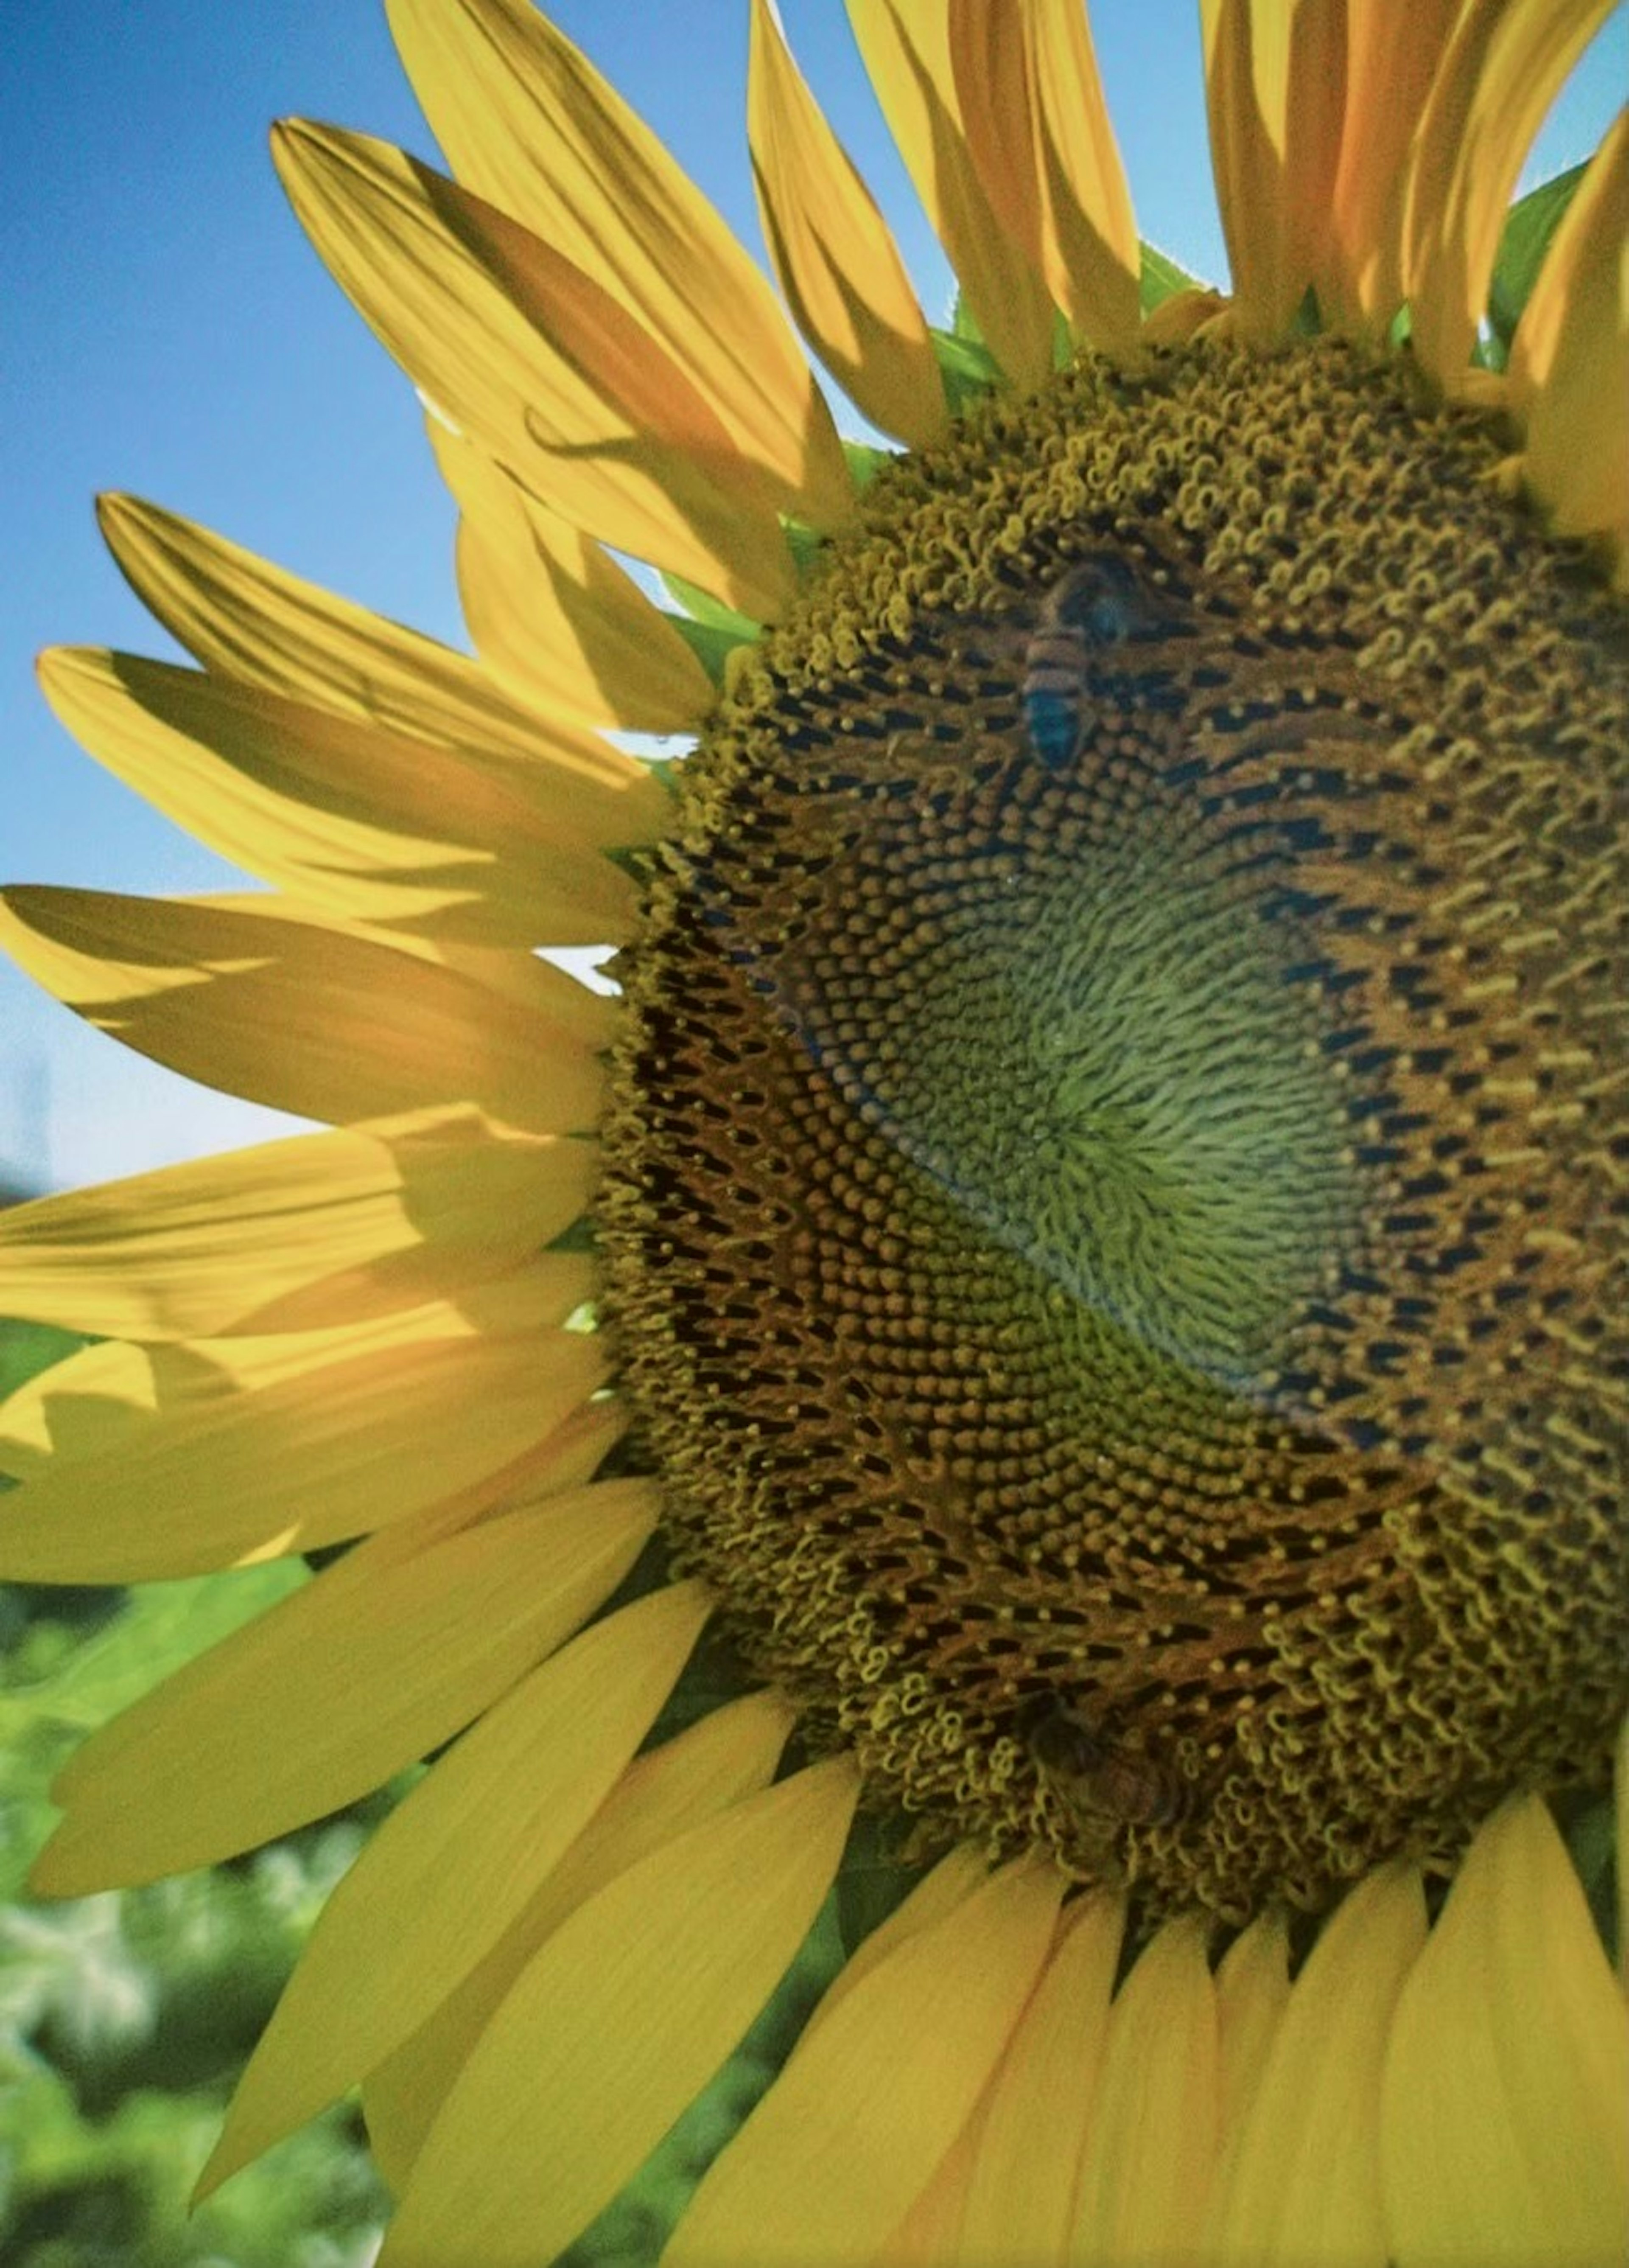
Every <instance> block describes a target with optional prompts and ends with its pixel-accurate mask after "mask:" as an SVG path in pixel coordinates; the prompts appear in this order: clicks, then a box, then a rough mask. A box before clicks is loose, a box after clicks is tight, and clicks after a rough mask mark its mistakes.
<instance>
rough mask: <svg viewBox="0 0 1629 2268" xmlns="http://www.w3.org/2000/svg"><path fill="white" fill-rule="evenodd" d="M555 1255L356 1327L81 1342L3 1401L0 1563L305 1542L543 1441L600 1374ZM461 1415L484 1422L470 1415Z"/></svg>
mask: <svg viewBox="0 0 1629 2268" xmlns="http://www.w3.org/2000/svg"><path fill="white" fill-rule="evenodd" d="M561 1290H562V1286H561V1276H560V1273H559V1271H558V1270H556V1269H555V1268H554V1263H553V1261H552V1260H550V1261H547V1262H546V1263H540V1264H539V1265H538V1266H537V1267H535V1268H534V1269H533V1270H528V1271H527V1275H526V1277H525V1278H517V1279H515V1280H514V1281H513V1282H511V1283H506V1284H501V1285H491V1286H486V1285H483V1286H481V1287H479V1289H478V1290H477V1291H475V1292H470V1293H467V1294H466V1295H465V1296H464V1298H463V1299H462V1300H460V1301H459V1302H457V1303H454V1304H451V1305H442V1304H440V1303H435V1304H432V1305H430V1306H429V1307H424V1308H422V1309H409V1310H408V1311H407V1313H406V1314H404V1315H402V1316H390V1317H386V1318H385V1319H384V1321H383V1322H378V1323H374V1324H371V1325H370V1326H368V1327H366V1328H365V1329H358V1328H355V1327H353V1328H351V1329H346V1330H340V1331H327V1330H323V1331H311V1332H294V1333H288V1334H280V1335H279V1336H278V1337H275V1338H271V1339H247V1338H244V1339H206V1340H201V1341H198V1342H195V1343H183V1344H175V1345H171V1346H158V1347H146V1348H143V1347H135V1346H129V1345H127V1344H122V1343H121V1342H119V1341H116V1340H109V1341H106V1343H104V1344H102V1345H100V1346H95V1347H90V1348H87V1349H86V1350H85V1351H84V1352H83V1353H81V1354H78V1355H75V1356H73V1357H71V1358H70V1359H69V1360H68V1361H67V1362H65V1363H61V1364H59V1365H58V1366H56V1368H55V1370H52V1371H48V1372H45V1373H42V1374H41V1375H40V1377H39V1378H37V1379H33V1380H31V1381H29V1382H28V1384H27V1385H26V1386H23V1387H19V1388H18V1390H17V1391H16V1393H14V1394H13V1395H11V1397H10V1399H9V1400H8V1401H6V1402H5V1403H0V1469H5V1470H7V1471H10V1472H13V1473H16V1474H18V1476H20V1477H21V1478H22V1480H23V1485H22V1486H21V1487H20V1488H16V1489H13V1490H11V1491H10V1492H9V1493H8V1494H7V1495H6V1496H5V1498H4V1501H3V1502H0V1572H3V1573H4V1578H5V1580H10V1581H15V1582H42V1583H142V1582H151V1581H157V1580H162V1579H163V1578H164V1577H166V1576H170V1575H197V1574H204V1573H207V1572H209V1571H210V1570H211V1569H213V1568H216V1567H230V1566H238V1565H248V1564H250V1563H251V1562H253V1561H255V1560H259V1559H270V1558H277V1557H282V1556H283V1555H285V1554H287V1553H289V1552H292V1551H307V1550H318V1549H320V1548H321V1547H322V1546H323V1545H325V1544H328V1543H343V1542H345V1541H346V1540H347V1539H349V1537H351V1536H354V1535H364V1534H367V1533H368V1532H370V1531H371V1530H372V1529H374V1528H385V1527H388V1526H389V1525H390V1524H391V1523H392V1522H393V1521H405V1520H410V1519H412V1518H413V1517H414V1516H415V1514H417V1513H422V1512H427V1511H429V1510H430V1509H431V1508H432V1507H435V1506H441V1505H443V1504H444V1503H445V1502H446V1501H447V1500H448V1499H452V1498H455V1497H457V1496H459V1494H460V1493H461V1492H462V1491H466V1490H470V1489H473V1488H474V1487H475V1486H476V1485H477V1484H480V1483H482V1482H484V1481H486V1480H488V1479H489V1478H491V1477H493V1476H503V1475H505V1474H507V1473H508V1472H509V1470H510V1468H511V1467H513V1466H515V1465H517V1463H518V1462H519V1461H521V1460H522V1459H525V1458H526V1457H528V1456H529V1455H531V1454H533V1453H535V1452H537V1451H539V1448H541V1447H543V1446H544V1445H546V1444H547V1442H548V1440H549V1437H550V1435H551V1434H552V1433H553V1432H554V1430H555V1428H556V1427H558V1426H560V1425H561V1424H562V1423H563V1422H564V1421H565V1420H566V1419H567V1418H569V1417H570V1415H571V1413H572V1412H573V1411H575V1410H577V1409H578V1407H579V1406H580V1405H581V1404H582V1403H584V1402H586V1401H587V1399H588V1397H589V1396H590V1395H591V1394H593V1393H594V1392H595V1391H596V1390H597V1389H598V1388H599V1387H600V1386H601V1385H603V1383H604V1381H605V1372H606V1369H607V1366H608V1358H607V1355H606V1351H605V1345H604V1343H603V1342H602V1341H601V1340H600V1339H598V1337H595V1336H593V1335H591V1334H584V1333H583V1332H579V1331H565V1330H554V1329H550V1328H549V1327H548V1322H547V1318H549V1317H550V1316H551V1315H552V1314H554V1311H555V1310H557V1308H558V1306H559V1302H560V1299H561ZM472 1410H478V1411H479V1412H480V1416H481V1422H480V1424H479V1425H472V1424H471V1423H470V1412H471V1411H472Z"/></svg>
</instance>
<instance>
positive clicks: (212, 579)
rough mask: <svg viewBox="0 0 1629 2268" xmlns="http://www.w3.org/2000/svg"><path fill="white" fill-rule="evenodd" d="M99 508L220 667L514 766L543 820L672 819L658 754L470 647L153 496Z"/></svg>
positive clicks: (163, 606)
mask: <svg viewBox="0 0 1629 2268" xmlns="http://www.w3.org/2000/svg"><path fill="white" fill-rule="evenodd" d="M97 516H98V518H99V521H100V524H101V529H102V534H103V535H104V536H105V538H106V541H107V545H108V549H110V550H111V551H112V553H113V555H114V558H115V559H116V560H117V561H118V563H119V564H120V566H121V568H122V570H123V571H124V573H125V574H126V575H127V576H128V578H129V581H130V584H131V586H132V588H133V589H134V590H135V591H136V594H137V596H138V597H139V598H140V599H141V600H143V603H144V604H145V605H146V606H148V607H149V608H151V610H152V612H153V613H154V614H155V615H157V616H158V620H159V621H160V622H162V623H163V624H164V626H165V629H166V630H169V631H170V632H171V633H172V636H174V637H176V638H178V639H179V640H180V644H182V645H184V646H185V647H186V648H187V652H189V653H191V654H194V655H195V656H196V658H197V659H198V660H200V661H201V662H202V664H203V666H204V667H205V668H206V669H208V670H209V671H211V672H212V673H213V674H215V675H216V676H217V677H218V676H224V677H229V678H233V679H236V680H237V681H238V682H240V683H241V684H244V685H247V686H254V687H258V688H259V689H260V691H262V692H265V693H271V694H275V695H277V696H280V697H281V698H282V699H283V700H287V701H291V702H295V703H298V704H300V705H301V706H303V707H305V708H315V709H326V710H328V711H332V712H333V714H334V715H335V716H338V717H348V718H353V719H355V720H356V722H358V723H361V724H366V725H378V727H380V728H381V729H382V730H383V731H384V732H385V733H391V734H400V735H401V736H403V737H404V738H405V739H407V740H414V741H420V740H428V741H430V742H432V743H433V744H436V745H438V746H442V747H451V748H457V749H460V750H462V751H464V752H466V754H469V755H474V756H476V757H478V758H480V759H481V762H483V763H486V764H488V765H490V764H501V765H509V766H512V767H514V768H515V769H516V770H518V771H520V772H521V773H522V774H523V775H524V777H525V790H526V796H527V800H528V802H529V803H530V805H531V806H532V808H533V809H534V810H535V811H536V812H537V814H538V815H539V819H540V820H541V821H543V822H544V823H545V824H546V825H547V826H549V827H551V828H562V827H563V828H564V829H565V831H566V834H567V836H568V837H569V838H572V839H580V840H581V841H582V842H583V843H585V844H588V845H590V846H591V847H592V848H594V849H596V850H609V849H612V848H614V847H617V846H620V845H622V844H627V843H648V842H651V841H654V839H655V838H656V837H657V836H658V835H659V834H660V833H661V832H662V830H663V828H664V825H665V824H666V821H667V819H668V816H669V814H670V805H669V800H668V798H667V795H666V793H665V792H664V790H663V788H662V786H661V784H660V783H659V782H658V781H657V778H656V777H655V775H654V774H653V773H652V771H651V770H650V768H649V765H647V764H642V763H640V762H637V761H636V760H635V758H634V757H632V756H627V755H623V754H622V752H621V750H620V749H619V748H613V747H610V746H609V745H608V743H607V742H605V741H604V740H595V739H593V738H591V736H590V735H589V734H588V733H574V732H570V731H569V730H567V729H566V728H565V727H564V726H563V725H561V724H560V723H559V722H558V720H557V719H555V718H553V717H551V716H547V715H535V714H533V713H532V712H531V711H528V710H527V709H525V707H522V706H519V705H517V703H515V702H514V701H513V700H511V699H510V697H509V696H507V695H506V694H504V693H503V691H501V690H500V689H499V688H498V687H497V686H496V685H495V684H494V682H493V681H492V679H491V678H490V677H489V676H488V675H487V674H486V673H485V672H484V671H483V670H482V669H481V666H480V665H479V664H478V663H476V662H473V661H471V660H470V659H468V658H467V657H466V655H464V654H461V653H455V652H452V650H451V648H450V647H447V646H444V645H437V644H436V643H435V641H434V640H433V639H431V638H427V637H421V636H420V635H419V633H418V632H417V631H416V630H404V629H402V628H401V627H400V624H398V623H396V622H386V621H385V620H384V619H383V617H382V616H380V615H373V614H369V613H368V612H367V611H366V609H365V608H361V607H356V606H352V605H351V604H350V602H349V600H345V599H340V598H336V597H334V595H333V593H330V592H327V591H324V590H320V589H319V587H318V586H317V585H316V584H314V583H307V582H304V581H302V580H301V579H300V578H298V577H297V576H294V575H290V574H288V573H286V572H285V571H283V569H282V568H279V567H274V566H272V565H271V564H270V563H269V562H268V561H266V560H264V559H258V558H256V557H255V556H254V554H253V552H252V551H245V550H244V549H241V548H240V547H239V546H238V544H235V543H229V542H228V541H226V539H225V538H224V536H220V535H214V534H210V533H209V530H208V529H207V528H202V527H197V526H195V525H194V523H193V522H192V521H190V520H186V519H179V518H178V517H177V516H176V515H175V514H174V513H173V512H163V511H160V509H159V508H158V505H157V504H145V503H143V502H142V501H141V500H140V499H139V498H137V497H128V496H104V497H99V498H98V500H97ZM415 753H416V752H415Z"/></svg>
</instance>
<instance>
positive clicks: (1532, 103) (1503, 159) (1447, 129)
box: [1404, 0, 1614, 389]
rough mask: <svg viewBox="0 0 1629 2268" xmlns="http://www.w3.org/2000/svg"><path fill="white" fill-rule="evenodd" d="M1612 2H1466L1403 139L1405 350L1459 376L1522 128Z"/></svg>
mask: <svg viewBox="0 0 1629 2268" xmlns="http://www.w3.org/2000/svg"><path fill="white" fill-rule="evenodd" d="M1613 5H1614V0H1465V5H1464V9H1463V10H1462V11H1461V14H1460V18H1459V22H1458V25H1457V29H1456V32H1455V35H1454V39H1453V42H1452V44H1451V46H1450V47H1449V51H1448V54H1447V56H1446V57H1445V58H1444V61H1443V63H1442V70H1440V71H1439V73H1438V75H1437V80H1436V85H1435V89H1434V90H1433V92H1432V96H1431V100H1430V104H1429V106H1428V107H1427V112H1426V115H1425V118H1424V120H1423V121H1422V122H1421V124H1420V131H1419V134H1418V136H1416V139H1415V143H1414V152H1413V164H1412V166H1411V168H1410V173H1409V180H1408V190H1407V209H1406V212H1405V219H1404V282H1405V285H1406V287H1407V291H1408V297H1409V306H1410V315H1411V333H1410V335H1411V338H1412V341H1413V350H1414V352H1415V354H1416V355H1417V356H1418V357H1419V358H1420V362H1421V364H1422V365H1424V367H1425V368H1426V369H1427V370H1428V371H1429V372H1431V373H1432V375H1433V377H1435V379H1437V380H1438V381H1439V383H1440V384H1442V385H1443V386H1445V387H1449V388H1450V389H1457V388H1458V387H1460V385H1461V384H1462V381H1463V379H1464V373H1465V370H1466V367H1467V365H1468V364H1469V362H1470V359H1471V347H1472V345H1473V344H1474V343H1475V340H1476V335H1477V328H1478V326H1479V323H1480V322H1481V320H1482V316H1483V313H1484V311H1485V309H1486V306H1487V293H1488V286H1489V284H1490V282H1491V280H1492V277H1493V261H1494V259H1495V257H1496V256H1497V254H1498V251H1499V237H1500V232H1501V230H1502V228H1503V227H1504V224H1505V215H1506V213H1507V211H1508V209H1509V204H1510V199H1511V197H1512V195H1514V193H1515V185H1516V180H1517V178H1518V176H1519V175H1520V173H1521V171H1522V166H1523V162H1524V161H1525V159H1526V157H1527V153H1528V150H1529V148H1530V146H1531V144H1532V140H1533V136H1534V135H1535V134H1537V131H1538V129H1539V127H1540V125H1541V124H1542V123H1543V122H1544V117H1545V112H1546V111H1547V110H1548V109H1549V107H1550V106H1551V104H1552V102H1553V101H1554V99H1555V98H1556V96H1557V95H1558V94H1559V92H1560V90H1561V87H1562V85H1563V84H1564V82H1565V81H1566V79H1567V74H1568V73H1569V72H1570V71H1571V70H1572V68H1573V65H1574V63H1576V62H1577V61H1578V58H1579V56H1580V55H1582V53H1583V51H1584V49H1585V48H1587V47H1588V46H1589V41H1590V40H1592V39H1593V38H1594V36H1595V34H1596V32H1597V31H1599V29H1600V27H1601V26H1602V25H1603V23H1604V22H1605V20H1606V18H1607V17H1608V16H1609V15H1610V14H1611V10H1612V7H1613Z"/></svg>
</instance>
